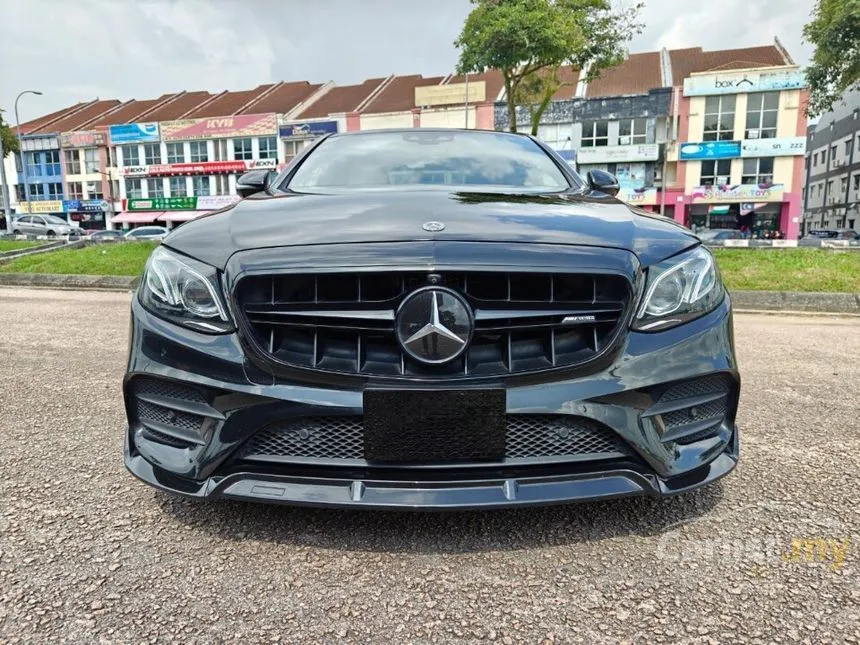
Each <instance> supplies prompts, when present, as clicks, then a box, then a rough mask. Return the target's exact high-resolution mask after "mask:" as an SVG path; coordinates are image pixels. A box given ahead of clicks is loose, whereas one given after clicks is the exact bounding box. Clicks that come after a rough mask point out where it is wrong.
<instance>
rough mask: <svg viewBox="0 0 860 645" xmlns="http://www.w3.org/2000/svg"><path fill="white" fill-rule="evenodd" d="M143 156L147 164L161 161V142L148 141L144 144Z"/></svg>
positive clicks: (150, 164)
mask: <svg viewBox="0 0 860 645" xmlns="http://www.w3.org/2000/svg"><path fill="white" fill-rule="evenodd" d="M143 158H144V160H145V163H146V165H147V166H154V165H156V164H160V163H161V144H160V143H147V144H145V145H144V146H143Z"/></svg>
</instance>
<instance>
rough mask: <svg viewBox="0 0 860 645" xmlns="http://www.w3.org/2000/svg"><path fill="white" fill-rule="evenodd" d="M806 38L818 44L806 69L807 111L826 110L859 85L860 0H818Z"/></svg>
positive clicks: (818, 112) (817, 111) (808, 25)
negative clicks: (807, 88) (807, 87)
mask: <svg viewBox="0 0 860 645" xmlns="http://www.w3.org/2000/svg"><path fill="white" fill-rule="evenodd" d="M812 15H813V19H812V22H810V23H809V24H807V25H806V26H805V27H804V28H803V36H804V38H805V39H806V40H807V41H808V42H810V43H812V44H813V45H815V55H814V56H813V57H812V62H811V63H810V65H809V67H807V69H806V80H807V82H808V83H809V88H810V97H809V106H808V107H807V112H808V113H809V114H810V115H818V114H821V113H823V112H826V111H827V110H829V109H830V108H831V107H833V104H834V103H835V102H836V101H837V100H839V98H840V97H841V96H842V95H843V94H844V93H845V92H847V91H849V90H852V89H857V88H860V0H818V2H816V4H815V10H814V11H813V14H812Z"/></svg>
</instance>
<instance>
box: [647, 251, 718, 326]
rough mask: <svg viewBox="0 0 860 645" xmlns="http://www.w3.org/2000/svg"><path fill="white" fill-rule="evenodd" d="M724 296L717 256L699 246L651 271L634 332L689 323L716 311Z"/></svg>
mask: <svg viewBox="0 0 860 645" xmlns="http://www.w3.org/2000/svg"><path fill="white" fill-rule="evenodd" d="M724 297H725V288H724V287H723V282H722V280H721V279H720V272H719V270H718V269H717V265H716V262H715V261H714V256H713V255H712V254H711V252H710V251H708V249H706V248H705V247H703V246H697V247H696V248H695V249H693V250H692V251H687V252H685V253H681V254H680V255H676V256H675V257H673V258H669V259H668V260H666V261H664V262H661V263H659V264H656V265H654V266H651V267H649V268H648V280H647V282H646V285H645V295H644V297H643V298H642V302H641V304H640V305H639V311H638V312H637V313H636V318H635V320H634V321H633V329H636V330H638V331H659V330H663V329H668V328H669V327H674V326H676V325H680V324H682V323H685V322H689V321H690V320H693V319H695V318H698V317H699V316H704V315H705V314H706V313H708V312H709V311H712V310H713V309H714V308H716V306H717V305H719V304H720V303H721V302H722V301H723V298H724Z"/></svg>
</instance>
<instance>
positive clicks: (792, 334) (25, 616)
mask: <svg viewBox="0 0 860 645" xmlns="http://www.w3.org/2000/svg"><path fill="white" fill-rule="evenodd" d="M128 302H129V295H128V294H121V293H98V292H86V293H85V292H61V291H39V290H24V289H9V288H7V289H3V288H0V643H18V642H58V641H68V642H73V643H89V642H106V643H112V642H116V643H141V642H158V643H166V642H173V641H175V642H181V643H222V642H224V643H227V642H231V643H232V642H237V643H239V642H240V643H258V642H277V641H280V642H334V641H339V640H340V641H356V642H380V641H384V642H398V643H400V642H403V643H407V642H415V643H422V642H430V641H434V642H436V641H460V642H464V641H471V640H478V639H486V640H488V641H498V642H502V643H513V642H530V643H535V642H553V641H554V642H592V643H593V642H631V643H655V642H656V643H661V642H696V643H699V642H706V643H707V642H713V643H728V642H753V643H771V642H775V641H777V642H804V643H827V642H837V641H838V642H843V641H845V640H847V641H850V642H858V641H860V577H858V574H859V573H860V571H858V560H859V559H860V558H858V552H860V485H858V484H860V319H858V318H853V319H851V318H835V317H826V318H825V317H792V316H786V315H780V316H758V315H743V314H739V315H737V316H736V318H735V330H736V343H737V346H738V352H739V360H740V364H741V371H742V377H743V391H742V399H741V410H740V418H739V423H740V426H741V429H742V435H741V463H740V465H739V466H738V468H737V470H736V471H735V472H734V473H733V474H732V475H730V476H729V477H728V478H726V479H724V480H723V481H721V482H719V483H717V484H715V485H712V486H710V487H708V488H705V489H702V490H699V491H696V492H693V493H690V494H686V495H683V496H679V497H674V498H670V499H663V500H655V499H645V498H640V499H627V500H615V501H608V502H600V503H588V504H579V505H573V506H563V507H552V508H538V509H527V510H521V509H520V510H515V511H494V512H467V513H454V514H438V513H437V514H428V513H375V512H373V513H371V512H359V511H349V512H347V511H326V510H318V509H296V508H289V507H282V506H264V505H252V504H240V503H228V502H220V503H213V504H205V505H200V504H196V503H193V502H189V501H185V500H181V499H175V498H171V497H168V496H166V495H163V494H161V493H157V492H155V491H153V490H152V489H150V488H149V487H147V486H145V485H143V484H141V483H139V482H138V481H136V480H135V479H133V478H132V477H131V475H129V474H128V473H126V471H125V469H124V467H123V465H122V438H123V430H124V413H123V408H122V401H121V396H120V381H121V378H122V374H123V369H124V360H125V352H126V340H127V334H128Z"/></svg>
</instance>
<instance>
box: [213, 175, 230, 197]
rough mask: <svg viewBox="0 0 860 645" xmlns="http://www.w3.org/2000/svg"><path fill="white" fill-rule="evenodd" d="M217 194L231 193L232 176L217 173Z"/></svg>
mask: <svg viewBox="0 0 860 645" xmlns="http://www.w3.org/2000/svg"><path fill="white" fill-rule="evenodd" d="M215 194H216V195H229V194H230V176H229V175H215Z"/></svg>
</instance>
